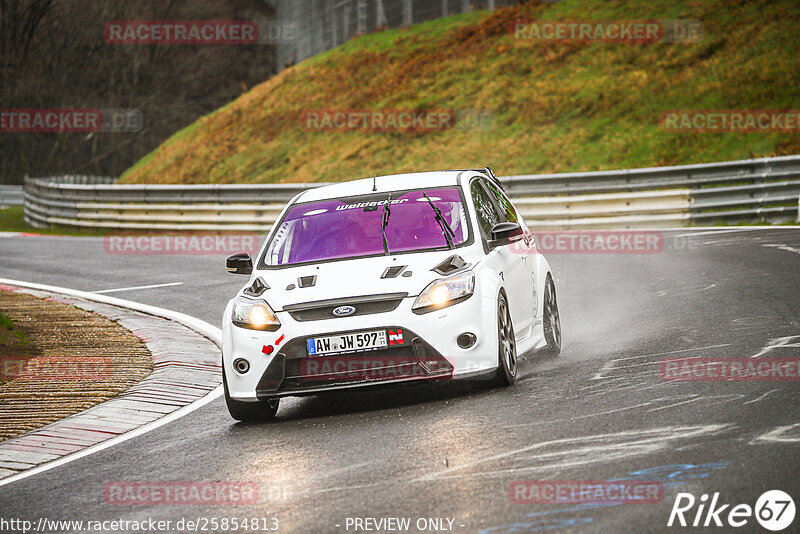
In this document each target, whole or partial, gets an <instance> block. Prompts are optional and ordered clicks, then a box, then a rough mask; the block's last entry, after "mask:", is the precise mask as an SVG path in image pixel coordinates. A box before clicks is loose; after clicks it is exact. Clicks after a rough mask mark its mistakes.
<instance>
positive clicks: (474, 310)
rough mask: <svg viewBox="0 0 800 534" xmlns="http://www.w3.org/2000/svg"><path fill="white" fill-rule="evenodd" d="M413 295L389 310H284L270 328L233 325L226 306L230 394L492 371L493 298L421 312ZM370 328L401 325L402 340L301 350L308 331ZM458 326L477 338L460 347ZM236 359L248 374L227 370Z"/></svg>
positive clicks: (262, 394) (266, 394) (261, 394)
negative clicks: (322, 316) (331, 314)
mask: <svg viewBox="0 0 800 534" xmlns="http://www.w3.org/2000/svg"><path fill="white" fill-rule="evenodd" d="M413 301H414V298H412V297H409V298H406V299H403V302H402V303H401V304H400V305H399V306H398V307H397V309H395V310H392V311H391V312H386V313H374V314H371V315H363V316H355V317H342V318H332V319H326V320H315V321H295V320H294V319H293V318H292V316H291V315H290V314H289V313H287V312H278V317H279V319H280V321H281V328H280V330H279V331H277V332H258V331H253V330H247V329H244V328H239V327H236V326H233V325H232V324H230V321H229V320H228V319H229V317H230V304H229V305H228V308H227V309H226V311H225V313H226V315H225V318H226V320H225V321H223V366H224V367H225V374H226V378H227V384H228V390H229V395H230V396H231V398H234V399H236V400H239V401H256V400H259V399H264V398H272V397H282V396H292V395H305V394H315V393H319V392H322V391H328V390H334V389H347V388H354V387H363V386H372V385H376V384H392V383H401V382H412V381H425V380H448V379H458V378H466V377H473V376H475V375H480V374H483V373H486V372H489V371H493V370H494V369H496V367H497V340H496V336H497V333H496V326H495V322H496V310H495V307H496V304H495V302H494V301H493V300H491V299H488V298H485V297H482V296H480V295H475V296H473V298H471V299H469V300H467V301H464V302H461V303H458V304H455V305H453V306H449V307H447V308H443V309H441V310H437V311H434V312H431V313H427V314H424V315H416V314H414V313H413V312H412V311H411V306H412V304H413ZM487 326H488V328H487ZM374 329H385V330H387V331H388V330H391V331H394V332H397V331H399V330H402V332H403V343H402V344H399V343H395V344H390V345H389V346H387V347H386V348H385V349H378V350H372V351H366V352H354V353H349V354H338V355H330V356H314V357H309V356H308V355H307V350H306V339H307V338H309V337H319V336H328V335H335V334H338V333H343V332H357V331H363V330H374ZM464 332H471V333H474V334H475V335H476V336H477V341H476V343H475V344H474V345H473V346H471V347H469V348H466V349H465V348H460V347H459V346H458V344H457V341H456V338H457V337H458V335H459V334H461V333H464ZM281 337H283V339H281ZM278 340H281V341H280V342H279V343H277V341H278ZM268 346H272V347H273V349H272V352H271V353H270V354H265V353H264V352H263V350H262V349H264V347H268ZM238 358H244V359H246V360H247V361H248V363H249V364H250V370H249V371H248V372H247V373H245V374H240V373H238V372H237V371H236V370H235V369H234V368H233V362H234V361H235V360H236V359H238Z"/></svg>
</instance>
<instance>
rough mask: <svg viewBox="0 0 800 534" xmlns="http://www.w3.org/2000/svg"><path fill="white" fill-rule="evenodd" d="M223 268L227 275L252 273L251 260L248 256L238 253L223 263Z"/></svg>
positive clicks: (244, 253)
mask: <svg viewBox="0 0 800 534" xmlns="http://www.w3.org/2000/svg"><path fill="white" fill-rule="evenodd" d="M225 268H226V269H227V270H228V272H229V273H233V274H252V272H253V259H252V258H251V257H250V254H247V253H246V252H240V253H238V254H234V255H233V256H231V257H229V258H228V261H227V262H226V263H225Z"/></svg>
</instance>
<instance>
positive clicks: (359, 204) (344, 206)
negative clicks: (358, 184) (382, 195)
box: [336, 198, 408, 211]
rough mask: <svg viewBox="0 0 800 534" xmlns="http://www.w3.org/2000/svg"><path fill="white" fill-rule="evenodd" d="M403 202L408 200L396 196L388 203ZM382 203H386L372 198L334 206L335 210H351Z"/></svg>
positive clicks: (381, 204)
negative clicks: (369, 200)
mask: <svg viewBox="0 0 800 534" xmlns="http://www.w3.org/2000/svg"><path fill="white" fill-rule="evenodd" d="M403 202H408V199H407V198H398V199H396V200H392V201H391V202H390V204H391V205H395V204H402V203H403ZM384 204H386V201H385V200H373V201H372V202H356V203H355V204H342V205H341V206H336V211H341V210H351V209H355V208H371V207H373V206H383V205H384Z"/></svg>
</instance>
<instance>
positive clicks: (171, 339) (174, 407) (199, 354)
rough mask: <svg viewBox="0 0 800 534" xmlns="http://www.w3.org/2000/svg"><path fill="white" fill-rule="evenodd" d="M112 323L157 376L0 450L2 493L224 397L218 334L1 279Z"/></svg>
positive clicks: (78, 294) (184, 321)
mask: <svg viewBox="0 0 800 534" xmlns="http://www.w3.org/2000/svg"><path fill="white" fill-rule="evenodd" d="M0 284H4V285H5V287H3V289H10V290H13V291H22V292H25V293H30V294H33V295H36V296H43V297H50V298H54V299H55V300H58V301H61V302H65V303H67V304H71V305H77V306H80V307H81V308H83V309H86V310H89V311H92V312H94V313H98V314H100V315H103V316H106V317H108V318H110V319H112V320H115V321H118V322H119V323H120V324H121V325H122V326H124V327H125V328H127V329H128V330H130V331H131V332H133V334H134V335H136V336H138V337H139V338H140V339H142V340H143V341H144V342H145V345H146V346H147V348H148V350H149V351H150V352H151V354H152V355H153V360H154V363H155V370H154V371H153V372H152V373H151V374H150V375H149V376H148V377H146V378H145V379H144V380H142V381H141V382H139V383H138V384H136V385H134V386H133V387H131V388H130V389H129V390H127V391H126V392H125V393H123V394H122V395H120V396H118V397H115V398H113V399H111V400H108V401H106V402H103V403H101V404H98V405H96V406H94V407H92V408H89V409H87V410H84V411H83V412H80V413H77V414H74V415H71V416H68V417H66V418H64V419H61V420H59V421H56V422H55V423H51V424H49V425H46V426H43V427H41V428H38V429H36V430H32V431H30V432H27V433H25V434H23V435H21V436H18V437H16V438H12V439H10V440H7V441H5V442H3V443H0V479H2V480H0V486H2V485H5V484H9V483H11V482H14V481H15V480H19V479H21V478H26V477H28V476H31V475H34V474H36V473H39V472H42V471H45V470H48V469H52V468H53V467H57V466H58V465H63V464H64V463H67V462H70V461H73V460H76V459H78V458H81V457H83V456H86V455H88V454H92V453H94V452H97V451H99V450H103V449H105V448H108V447H111V446H113V445H115V444H117V443H120V442H122V441H126V440H128V439H131V438H133V437H136V436H139V435H141V434H144V433H146V432H149V431H150V430H154V429H155V428H158V427H160V426H163V425H164V424H167V423H168V422H170V421H173V420H175V419H177V418H179V417H182V416H183V415H186V414H187V413H190V412H191V411H194V410H196V409H197V408H199V407H201V406H203V405H205V404H207V403H208V402H210V401H212V400H214V399H216V398H217V397H219V396H220V395H221V393H222V387H221V385H220V384H221V381H222V374H221V372H220V368H221V367H220V361H221V356H220V355H221V353H220V344H221V333H220V330H219V329H217V328H214V327H213V326H211V325H209V324H208V323H205V322H204V321H200V320H199V319H196V318H194V317H190V316H188V315H184V314H181V313H178V312H172V311H170V310H165V309H162V308H156V307H154V306H148V305H144V304H138V303H135V302H131V301H126V300H123V299H118V298H115V297H108V296H105V295H96V294H92V293H86V292H83V291H76V290H70V289H65V288H57V287H53V286H44V285H40V284H31V283H27V282H20V281H16V280H6V279H0Z"/></svg>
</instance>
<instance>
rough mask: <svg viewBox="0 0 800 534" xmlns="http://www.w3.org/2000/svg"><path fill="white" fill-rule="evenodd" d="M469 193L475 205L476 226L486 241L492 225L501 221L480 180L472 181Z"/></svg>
mask: <svg viewBox="0 0 800 534" xmlns="http://www.w3.org/2000/svg"><path fill="white" fill-rule="evenodd" d="M470 192H471V193H472V201H473V202H474V203H475V211H476V215H477V218H478V225H479V226H480V227H481V235H483V238H484V239H488V238H489V236H490V235H491V233H492V228H493V227H494V225H495V224H497V223H499V222H502V221H501V220H500V217H499V215H498V214H497V211H496V210H495V207H494V203H493V202H492V199H491V198H490V197H489V195H488V194H487V193H486V191H485V190H484V189H483V187H482V186H481V181H480V180H473V182H472V185H471V186H470Z"/></svg>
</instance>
